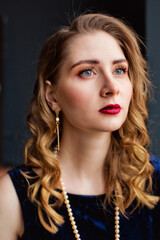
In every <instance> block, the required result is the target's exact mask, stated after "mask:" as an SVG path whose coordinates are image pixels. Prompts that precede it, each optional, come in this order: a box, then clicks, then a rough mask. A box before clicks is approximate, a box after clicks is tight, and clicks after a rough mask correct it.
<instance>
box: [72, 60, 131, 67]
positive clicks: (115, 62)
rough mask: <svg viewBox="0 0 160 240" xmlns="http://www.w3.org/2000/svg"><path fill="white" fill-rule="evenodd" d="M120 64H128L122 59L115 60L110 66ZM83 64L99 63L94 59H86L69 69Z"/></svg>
mask: <svg viewBox="0 0 160 240" xmlns="http://www.w3.org/2000/svg"><path fill="white" fill-rule="evenodd" d="M122 62H126V63H127V62H128V61H127V60H126V59H125V58H124V59H117V60H114V61H112V64H113V65H114V64H117V63H122ZM85 63H90V64H99V61H98V60H96V59H86V60H80V61H78V62H76V63H75V64H73V65H72V66H71V69H73V68H74V67H76V66H78V65H81V64H85Z"/></svg>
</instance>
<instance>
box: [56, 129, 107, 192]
mask: <svg viewBox="0 0 160 240" xmlns="http://www.w3.org/2000/svg"><path fill="white" fill-rule="evenodd" d="M68 128H69V129H68ZM68 128H67V130H66V129H65V128H64V129H63V134H62V136H63V137H62V140H61V150H60V152H59V159H60V165H61V171H62V178H63V179H64V182H65V185H66V190H67V191H68V192H70V193H77V194H87V195H88V194H91V195H97V194H102V193H104V192H105V183H104V182H105V181H104V162H105V159H106V156H107V152H108V148H109V145H110V137H111V134H110V133H106V132H89V131H88V132H87V131H82V130H79V129H75V128H73V127H72V126H69V127H68Z"/></svg>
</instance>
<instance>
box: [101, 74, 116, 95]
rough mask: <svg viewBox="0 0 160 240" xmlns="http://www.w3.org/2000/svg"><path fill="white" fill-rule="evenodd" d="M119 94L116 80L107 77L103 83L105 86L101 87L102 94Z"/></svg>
mask: <svg viewBox="0 0 160 240" xmlns="http://www.w3.org/2000/svg"><path fill="white" fill-rule="evenodd" d="M118 94H119V87H118V85H117V83H116V81H114V80H113V79H111V78H108V79H107V80H106V79H105V83H104V84H103V87H102V89H101V96H102V97H107V96H112V95H118Z"/></svg>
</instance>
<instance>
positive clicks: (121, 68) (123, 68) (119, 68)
mask: <svg viewBox="0 0 160 240" xmlns="http://www.w3.org/2000/svg"><path fill="white" fill-rule="evenodd" d="M117 70H122V71H123V74H125V73H127V72H128V68H127V67H124V66H119V67H117V68H115V69H114V71H113V72H115V71H117Z"/></svg>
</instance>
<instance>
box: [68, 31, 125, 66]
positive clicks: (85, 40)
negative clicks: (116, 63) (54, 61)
mask: <svg viewBox="0 0 160 240" xmlns="http://www.w3.org/2000/svg"><path fill="white" fill-rule="evenodd" d="M121 57H124V54H123V51H122V49H121V47H120V45H119V43H118V41H117V40H116V39H115V38H114V37H113V36H111V35H110V34H109V33H106V32H104V31H96V32H92V33H85V34H79V35H76V36H75V37H74V38H73V39H71V40H70V42H69V43H68V47H67V59H68V61H71V62H75V61H78V60H81V59H83V58H84V59H86V58H102V59H104V60H105V59H108V60H109V59H114V58H115V59H117V58H121Z"/></svg>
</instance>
